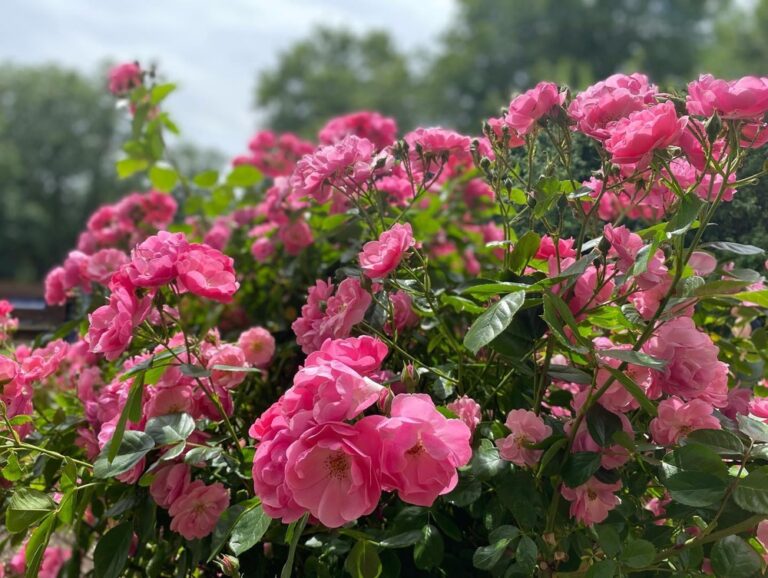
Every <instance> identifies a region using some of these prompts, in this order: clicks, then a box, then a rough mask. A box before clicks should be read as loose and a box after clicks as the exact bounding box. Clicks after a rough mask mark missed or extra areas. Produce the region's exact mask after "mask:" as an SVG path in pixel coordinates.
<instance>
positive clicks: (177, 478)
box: [149, 464, 192, 509]
mask: <svg viewBox="0 0 768 578" xmlns="http://www.w3.org/2000/svg"><path fill="white" fill-rule="evenodd" d="M191 483H192V480H191V477H190V472H189V466H188V465H186V464H172V465H167V466H163V467H162V468H159V469H158V470H157V473H156V474H155V479H154V480H152V484H150V486H149V493H150V495H151V496H152V499H153V500H154V501H155V503H156V504H157V505H158V506H160V507H161V508H166V509H167V508H170V506H171V504H173V503H174V502H176V501H177V500H178V499H179V498H180V497H181V496H182V495H184V494H185V493H186V492H187V489H188V488H189V486H190V484H191Z"/></svg>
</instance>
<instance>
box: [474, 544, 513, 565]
mask: <svg viewBox="0 0 768 578" xmlns="http://www.w3.org/2000/svg"><path fill="white" fill-rule="evenodd" d="M510 542H511V540H510V539H509V538H502V539H501V540H498V541H497V542H494V543H493V544H490V545H488V546H482V547H480V548H478V549H477V550H475V553H474V554H473V555H472V565H473V566H474V567H475V568H479V569H480V570H490V569H491V568H493V567H494V566H495V565H496V564H497V563H498V562H499V560H501V557H502V556H503V555H504V551H505V550H506V549H507V546H509V543H510Z"/></svg>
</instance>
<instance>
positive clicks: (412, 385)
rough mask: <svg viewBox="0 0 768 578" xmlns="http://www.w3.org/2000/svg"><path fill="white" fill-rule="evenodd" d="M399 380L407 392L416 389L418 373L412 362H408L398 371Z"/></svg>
mask: <svg viewBox="0 0 768 578" xmlns="http://www.w3.org/2000/svg"><path fill="white" fill-rule="evenodd" d="M400 381H401V382H402V383H403V385H405V389H406V390H407V391H408V392H409V393H413V392H414V391H416V389H417V388H418V387H419V374H418V373H417V372H416V369H414V367H413V364H411V363H409V364H407V365H404V366H403V371H401V372H400Z"/></svg>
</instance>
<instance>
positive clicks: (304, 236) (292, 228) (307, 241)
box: [277, 219, 314, 256]
mask: <svg viewBox="0 0 768 578" xmlns="http://www.w3.org/2000/svg"><path fill="white" fill-rule="evenodd" d="M277 236H278V238H279V239H280V240H281V241H282V242H283V247H285V252H286V253H288V254H289V255H294V256H295V255H298V254H299V253H301V252H302V251H303V250H304V249H305V248H306V247H309V246H310V245H311V244H312V243H313V242H314V239H313V237H312V229H310V228H309V223H307V222H306V221H305V220H304V219H296V220H295V221H293V222H292V223H289V224H287V225H285V226H284V227H280V229H279V230H278V232H277Z"/></svg>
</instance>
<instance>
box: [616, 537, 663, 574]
mask: <svg viewBox="0 0 768 578" xmlns="http://www.w3.org/2000/svg"><path fill="white" fill-rule="evenodd" d="M655 557H656V548H654V546H653V544H651V543H650V542H649V541H648V540H631V541H630V542H629V543H627V545H626V546H624V551H623V552H622V553H621V561H622V562H623V563H624V564H625V565H626V566H629V567H630V568H643V567H644V566H648V565H650V564H651V563H652V562H653V559H654V558H655Z"/></svg>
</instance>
